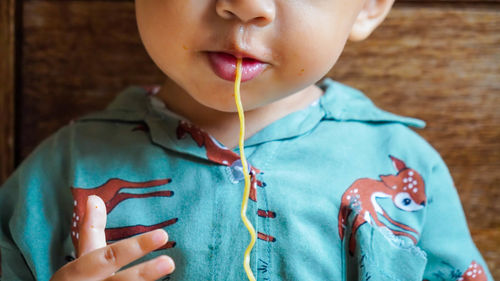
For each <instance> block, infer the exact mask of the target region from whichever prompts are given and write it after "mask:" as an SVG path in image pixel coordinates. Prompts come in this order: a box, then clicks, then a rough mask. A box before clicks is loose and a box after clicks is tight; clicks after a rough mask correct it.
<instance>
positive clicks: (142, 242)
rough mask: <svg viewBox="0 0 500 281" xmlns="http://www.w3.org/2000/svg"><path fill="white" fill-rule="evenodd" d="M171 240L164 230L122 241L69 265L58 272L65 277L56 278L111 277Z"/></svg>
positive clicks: (59, 275) (76, 279)
mask: <svg viewBox="0 0 500 281" xmlns="http://www.w3.org/2000/svg"><path fill="white" fill-rule="evenodd" d="M167 240H168V235H167V233H166V232H165V231H164V230H163V229H157V230H154V231H150V232H147V233H144V234H142V235H138V236H134V237H132V238H128V239H125V240H121V241H119V242H116V243H113V244H111V245H108V246H106V247H104V248H100V249H97V250H94V251H92V252H89V253H87V254H85V255H83V256H81V257H79V258H78V259H76V260H74V261H72V262H70V263H68V264H66V265H65V266H64V267H63V268H61V270H60V271H58V278H61V279H56V280H66V279H64V277H68V278H70V279H67V280H72V281H80V280H81V281H83V280H85V281H90V280H102V279H105V278H108V277H110V276H111V275H112V274H113V273H115V272H116V271H118V270H119V269H120V268H121V267H123V266H125V265H127V264H129V263H131V262H132V261H134V260H136V259H138V258H140V257H142V256H144V255H146V254H147V253H149V252H151V251H153V250H155V249H157V248H159V247H161V246H163V245H164V244H165V243H166V242H167ZM61 276H63V277H61Z"/></svg>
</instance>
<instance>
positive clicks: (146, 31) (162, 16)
mask: <svg viewBox="0 0 500 281" xmlns="http://www.w3.org/2000/svg"><path fill="white" fill-rule="evenodd" d="M167 2H169V1H156V0H137V1H136V16H137V25H138V29H139V34H140V36H141V40H142V42H143V45H144V47H145V48H146V51H147V52H148V54H149V56H150V57H151V59H152V60H153V61H154V62H155V64H156V65H157V66H158V67H159V68H160V69H161V70H162V71H163V72H164V73H167V72H168V70H169V69H168V68H169V66H170V67H171V66H172V65H185V63H180V61H182V59H185V57H183V54H184V53H186V48H187V47H186V45H187V43H184V42H185V41H187V39H186V36H187V32H186V30H185V26H186V24H185V23H184V21H185V19H186V18H187V17H186V16H184V9H183V7H177V6H179V5H177V4H176V3H179V2H182V1H173V2H172V3H170V2H169V3H170V5H171V6H167ZM173 11H176V13H174V12H173Z"/></svg>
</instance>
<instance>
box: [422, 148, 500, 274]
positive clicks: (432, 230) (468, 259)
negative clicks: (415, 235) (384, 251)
mask: <svg viewBox="0 0 500 281" xmlns="http://www.w3.org/2000/svg"><path fill="white" fill-rule="evenodd" d="M438 158H439V159H438V160H437V164H435V165H433V167H432V170H431V171H430V175H429V176H428V178H427V182H426V189H427V196H428V201H427V212H426V217H425V223H424V227H423V230H422V234H421V239H420V241H419V243H418V246H419V247H420V248H422V249H423V250H424V251H425V252H426V253H427V265H426V268H425V272H424V280H440V281H441V280H453V281H455V280H460V281H462V280H476V281H483V280H490V281H493V278H492V276H491V274H490V272H489V271H488V268H487V266H486V263H485V261H484V260H483V258H482V256H481V254H480V253H479V251H478V250H477V248H476V246H475V245H474V242H473V241H472V238H471V236H470V232H469V229H468V227H467V222H466V218H465V215H464V212H463V209H462V205H461V204H460V199H459V197H458V194H457V191H456V189H455V186H454V184H453V180H452V178H451V176H450V173H449V171H448V168H447V167H446V165H445V164H444V162H443V160H442V159H441V158H440V157H438Z"/></svg>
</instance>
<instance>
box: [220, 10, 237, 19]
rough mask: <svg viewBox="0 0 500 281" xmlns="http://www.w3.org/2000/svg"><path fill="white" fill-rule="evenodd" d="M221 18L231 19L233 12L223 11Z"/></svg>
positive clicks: (233, 15)
mask: <svg viewBox="0 0 500 281" xmlns="http://www.w3.org/2000/svg"><path fill="white" fill-rule="evenodd" d="M221 16H222V18H225V19H232V18H234V17H235V16H236V15H235V14H234V13H233V12H231V11H228V10H224V11H222V15H221Z"/></svg>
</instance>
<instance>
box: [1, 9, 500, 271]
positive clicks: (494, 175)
mask: <svg viewBox="0 0 500 281" xmlns="http://www.w3.org/2000/svg"><path fill="white" fill-rule="evenodd" d="M0 16H1V18H0V31H1V33H0V35H1V36H0V37H1V38H0V54H1V59H0V183H2V182H3V181H4V180H5V179H6V178H7V176H8V175H9V174H10V173H11V172H12V170H13V169H14V167H15V166H16V165H18V164H19V163H20V162H21V161H22V160H23V159H24V158H25V157H26V156H27V155H28V154H29V153H30V152H31V151H32V150H33V148H34V147H35V146H36V145H37V144H38V143H39V142H40V141H41V140H42V139H44V138H46V137H47V136H49V135H50V134H52V133H53V132H54V131H56V130H57V129H58V128H59V127H61V126H62V125H64V124H66V123H68V122H69V121H70V120H71V119H73V118H75V117H77V116H80V115H82V114H85V113H87V112H90V111H94V110H98V109H102V108H103V107H104V106H105V105H106V104H107V103H108V102H109V101H110V100H112V99H113V97H114V96H115V95H116V93H117V92H118V91H120V90H122V89H123V88H125V87H126V86H127V85H130V84H155V83H156V84H158V83H161V82H162V81H163V77H162V73H161V72H160V71H159V70H158V69H157V68H156V67H155V65H154V64H153V63H152V61H151V60H150V59H149V57H148V56H147V54H146V52H145V50H144V49H143V47H142V45H141V42H140V39H139V36H138V33H137V28H136V23H135V19H134V3H133V1H131V0H115V1H113V0H108V1H94V0H91V1H77V0H66V1H62V0H59V1H56V0H51V1H49V0H24V1H22V0H17V1H16V0H0ZM329 76H331V77H333V78H334V79H336V80H339V81H341V82H344V83H347V84H349V85H352V86H354V87H356V88H359V89H361V90H363V91H364V92H365V93H367V94H368V95H369V96H370V97H371V98H372V99H373V100H374V101H375V103H376V104H378V105H379V106H380V107H382V108H384V109H386V110H389V111H392V112H395V113H398V114H403V115H408V116H414V117H417V118H420V119H424V120H426V121H427V122H428V127H427V128H426V129H425V130H421V131H419V133H420V134H421V135H423V136H424V137H425V138H426V139H427V140H429V142H430V143H431V144H433V145H434V146H435V147H436V148H437V150H438V151H440V152H441V154H442V156H443V158H444V159H445V161H446V162H447V164H448V165H449V168H450V170H451V173H452V175H453V177H454V179H455V183H456V186H457V189H458V191H459V193H460V196H461V199H462V202H463V206H464V209H465V212H466V214H467V218H468V221H469V225H470V228H471V231H472V234H473V238H474V240H475V241H476V244H477V245H478V247H479V248H480V250H481V252H482V253H483V255H484V257H485V258H486V260H487V262H488V265H489V267H490V269H491V271H492V273H493V275H494V276H495V278H496V279H500V216H499V215H498V214H499V213H500V204H498V202H497V201H498V200H499V199H500V188H499V187H497V186H496V185H497V184H498V183H500V170H499V168H500V144H499V143H500V110H498V107H499V106H500V0H485V1H478V0H457V1H452V0H449V1H442V0H414V1H411V0H404V1H397V3H396V5H395V8H394V9H393V11H392V12H391V13H390V15H389V18H388V19H387V21H386V22H384V24H383V25H382V26H381V27H380V28H379V29H378V30H377V31H376V32H375V33H374V34H373V36H372V37H370V38H369V39H368V40H366V41H364V42H361V43H349V44H348V45H347V47H346V50H345V53H344V54H343V56H342V57H341V58H340V60H339V62H338V64H337V65H336V66H335V67H334V69H333V70H332V71H331V72H330V74H329Z"/></svg>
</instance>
